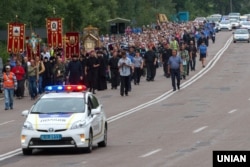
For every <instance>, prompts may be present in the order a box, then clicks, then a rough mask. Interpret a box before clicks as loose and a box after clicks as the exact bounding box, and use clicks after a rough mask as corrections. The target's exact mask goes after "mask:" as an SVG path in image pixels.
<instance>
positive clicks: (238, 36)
mask: <svg viewBox="0 0 250 167" xmlns="http://www.w3.org/2000/svg"><path fill="white" fill-rule="evenodd" d="M233 41H234V43H236V42H237V41H247V42H248V43H249V42H250V35H249V32H248V30H247V29H243V28H240V29H236V30H235V31H234V32H233Z"/></svg>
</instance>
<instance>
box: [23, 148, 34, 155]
mask: <svg viewBox="0 0 250 167" xmlns="http://www.w3.org/2000/svg"><path fill="white" fill-rule="evenodd" d="M22 151H23V155H31V154H32V149H29V148H23V149H22Z"/></svg>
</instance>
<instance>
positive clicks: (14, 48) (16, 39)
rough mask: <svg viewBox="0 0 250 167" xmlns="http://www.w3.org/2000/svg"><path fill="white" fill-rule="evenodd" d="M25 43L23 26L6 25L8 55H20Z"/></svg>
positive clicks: (17, 24) (20, 24) (16, 24)
mask: <svg viewBox="0 0 250 167" xmlns="http://www.w3.org/2000/svg"><path fill="white" fill-rule="evenodd" d="M24 42H25V24H23V23H8V43H7V51H8V52H9V53H14V54H17V53H22V52H23V51H24Z"/></svg>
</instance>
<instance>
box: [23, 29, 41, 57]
mask: <svg viewBox="0 0 250 167" xmlns="http://www.w3.org/2000/svg"><path fill="white" fill-rule="evenodd" d="M40 42H41V38H39V36H38V35H36V34H35V33H34V32H33V33H31V36H30V37H26V51H27V55H28V59H29V60H30V59H34V58H35V56H39V57H40Z"/></svg>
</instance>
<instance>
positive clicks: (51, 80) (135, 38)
mask: <svg viewBox="0 0 250 167" xmlns="http://www.w3.org/2000/svg"><path fill="white" fill-rule="evenodd" d="M207 31H213V30H212V27H210V26H209V24H207V23H204V24H201V25H196V24H194V23H193V22H187V23H173V22H169V23H158V25H157V26H143V27H142V28H141V31H136V32H133V31H132V29H130V31H126V33H125V34H120V35H106V36H102V43H101V46H99V47H96V48H94V49H93V50H91V51H87V50H86V49H85V47H84V46H80V54H79V55H77V54H72V55H71V56H70V57H68V58H66V57H65V56H64V53H63V51H61V50H56V49H54V50H53V51H51V48H49V47H48V46H46V45H44V46H43V47H42V48H41V50H40V54H39V55H40V56H38V55H34V56H33V58H30V59H29V58H28V57H27V55H26V54H25V52H24V53H23V54H22V55H15V54H11V57H10V58H11V61H12V63H11V64H6V65H5V67H4V69H3V73H4V76H6V71H8V67H10V68H11V69H10V71H12V75H13V76H12V78H13V79H15V78H16V80H17V85H16V86H14V85H15V84H13V85H12V89H13V90H14V89H15V91H14V93H13V94H14V96H16V97H17V98H18V99H22V98H23V97H24V90H25V87H26V88H27V89H26V90H28V92H29V96H30V98H31V99H32V100H34V99H36V98H37V97H38V96H39V95H41V94H42V93H43V92H44V88H45V87H46V86H48V85H62V84H75V85H76V84H84V85H86V86H87V88H88V91H90V92H92V93H93V94H95V93H96V91H103V90H106V89H108V88H109V86H108V85H109V84H110V88H111V89H117V88H118V87H120V95H121V96H124V95H126V96H128V92H130V91H132V86H131V83H134V85H139V84H140V81H141V78H142V77H145V80H146V81H148V82H152V81H154V80H155V76H156V73H157V69H158V68H159V67H161V68H163V72H164V76H165V77H166V78H169V77H171V81H172V82H171V84H172V87H173V90H174V91H175V90H176V88H178V89H180V81H181V79H187V77H188V75H189V73H190V72H191V71H195V69H196V66H197V63H196V57H197V55H198V54H200V61H201V65H202V67H205V58H206V56H207V49H208V43H209V42H208V41H209V39H211V36H210V35H209V33H207ZM211 34H212V33H211ZM14 76H15V77H14ZM5 79H6V77H5V78H3V79H2V82H1V83H2V84H1V85H2V89H6V87H4V86H5V85H6V84H5V83H6V82H7V81H6V80H5ZM13 83H16V81H13ZM25 85H26V86H25ZM11 97H12V96H10V97H6V98H5V100H6V104H7V103H8V104H9V106H7V105H6V107H7V108H12V107H13V106H12V102H11Z"/></svg>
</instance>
